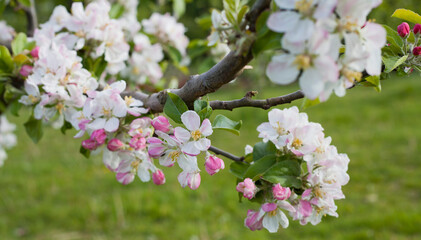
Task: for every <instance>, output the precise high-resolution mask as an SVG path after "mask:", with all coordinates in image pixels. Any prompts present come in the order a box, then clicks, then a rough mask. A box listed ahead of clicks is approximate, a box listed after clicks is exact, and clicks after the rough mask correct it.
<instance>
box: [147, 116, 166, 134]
mask: <svg viewBox="0 0 421 240" xmlns="http://www.w3.org/2000/svg"><path fill="white" fill-rule="evenodd" d="M151 124H152V126H153V127H154V128H155V130H158V131H161V132H164V133H168V132H169V131H170V129H171V124H170V122H169V121H168V119H167V118H166V117H164V116H159V117H156V118H154V119H153V120H152V122H151Z"/></svg>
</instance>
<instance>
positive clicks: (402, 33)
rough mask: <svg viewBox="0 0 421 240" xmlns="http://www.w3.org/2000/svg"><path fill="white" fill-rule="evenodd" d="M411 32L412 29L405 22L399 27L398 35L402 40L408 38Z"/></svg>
mask: <svg viewBox="0 0 421 240" xmlns="http://www.w3.org/2000/svg"><path fill="white" fill-rule="evenodd" d="M410 32H411V28H410V27H409V24H408V23H407V22H403V23H401V24H400V25H399V26H398V34H399V36H401V37H402V38H406V37H407V36H408V35H409V33H410Z"/></svg>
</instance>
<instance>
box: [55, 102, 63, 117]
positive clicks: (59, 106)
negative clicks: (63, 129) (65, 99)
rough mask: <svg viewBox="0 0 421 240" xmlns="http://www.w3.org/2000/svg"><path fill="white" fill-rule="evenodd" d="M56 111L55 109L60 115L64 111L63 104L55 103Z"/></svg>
mask: <svg viewBox="0 0 421 240" xmlns="http://www.w3.org/2000/svg"><path fill="white" fill-rule="evenodd" d="M56 109H57V111H58V112H59V113H60V114H62V112H63V109H64V104H63V103H61V102H59V103H57V105H56Z"/></svg>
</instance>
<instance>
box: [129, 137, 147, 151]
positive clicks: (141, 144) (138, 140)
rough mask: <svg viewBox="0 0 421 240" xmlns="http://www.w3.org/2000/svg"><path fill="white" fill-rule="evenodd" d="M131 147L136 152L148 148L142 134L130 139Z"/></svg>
mask: <svg viewBox="0 0 421 240" xmlns="http://www.w3.org/2000/svg"><path fill="white" fill-rule="evenodd" d="M129 145H130V147H132V148H134V149H135V150H139V149H144V148H145V147H146V138H144V137H142V135H141V134H138V135H136V136H134V137H132V139H130V143H129Z"/></svg>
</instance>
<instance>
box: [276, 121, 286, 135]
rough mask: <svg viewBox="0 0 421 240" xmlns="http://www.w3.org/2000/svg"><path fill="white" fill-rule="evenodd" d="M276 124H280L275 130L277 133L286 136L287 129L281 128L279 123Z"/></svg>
mask: <svg viewBox="0 0 421 240" xmlns="http://www.w3.org/2000/svg"><path fill="white" fill-rule="evenodd" d="M276 124H278V127H277V128H276V129H275V130H276V132H277V133H278V134H279V135H284V134H285V133H286V131H285V128H283V127H281V124H280V123H279V122H276Z"/></svg>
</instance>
